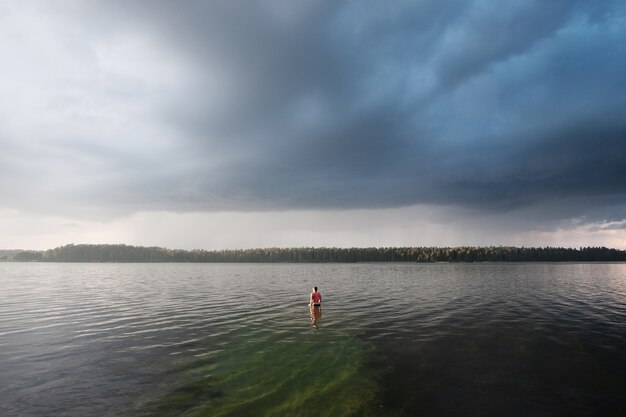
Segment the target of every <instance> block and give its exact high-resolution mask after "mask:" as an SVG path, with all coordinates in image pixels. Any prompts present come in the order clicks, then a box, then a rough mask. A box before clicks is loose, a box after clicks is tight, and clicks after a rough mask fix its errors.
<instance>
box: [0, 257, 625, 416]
mask: <svg viewBox="0 0 626 417" xmlns="http://www.w3.org/2000/svg"><path fill="white" fill-rule="evenodd" d="M312 285H318V286H319V287H320V290H321V292H322V294H323V297H324V307H323V310H322V312H321V314H317V313H316V314H314V315H311V313H310V311H309V309H308V307H307V302H308V294H309V291H310V287H311V286H312ZM0 415H2V416H13V415H15V416H47V415H55V416H56V415H59V416H87V415H93V416H153V415H155V416H178V415H180V416H182V415H184V416H405V415H406V416H413V415H421V416H475V415H476V416H560V415H563V416H592V415H609V416H610V415H615V416H624V415H626V265H624V264H350V265H345V264H269V265H268V264H260V265H259V264H43V263H41V264H37V263H34V264H33V263H26V264H19V263H10V264H7V263H0Z"/></svg>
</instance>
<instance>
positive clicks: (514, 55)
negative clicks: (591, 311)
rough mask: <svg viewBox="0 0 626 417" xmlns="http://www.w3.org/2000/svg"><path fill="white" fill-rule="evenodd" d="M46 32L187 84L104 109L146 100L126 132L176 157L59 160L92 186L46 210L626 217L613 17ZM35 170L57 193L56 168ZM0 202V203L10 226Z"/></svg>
mask: <svg viewBox="0 0 626 417" xmlns="http://www.w3.org/2000/svg"><path fill="white" fill-rule="evenodd" d="M48 8H50V6H48ZM49 12H50V13H52V12H54V13H53V15H54V16H55V18H57V19H60V20H62V21H64V22H65V24H68V25H71V24H74V25H78V26H79V27H80V29H79V30H78V32H77V36H78V35H81V36H82V38H81V39H82V40H81V42H82V43H84V44H86V45H89V44H90V43H92V44H97V45H99V44H102V43H104V44H107V42H112V41H111V40H114V41H115V42H116V43H117V44H121V45H124V44H125V42H126V39H135V38H137V36H138V35H137V34H140V35H141V36H140V39H148V40H149V41H150V44H151V45H152V46H153V47H154V45H157V47H158V49H160V50H162V51H163V55H164V56H169V57H172V60H173V61H175V63H176V65H177V66H179V67H180V68H182V69H181V70H180V73H179V77H180V80H179V81H180V83H178V84H176V86H175V88H170V89H169V90H163V91H164V92H163V91H161V90H159V89H158V88H157V89H156V90H155V91H159V92H161V93H160V94H155V93H152V91H153V90H151V89H143V90H142V89H140V88H139V87H137V89H136V90H134V89H133V85H142V84H141V76H139V77H138V81H137V83H136V84H132V83H131V84H129V85H127V84H123V83H122V84H119V85H125V86H126V87H124V89H122V90H121V91H112V92H111V93H110V94H114V95H115V101H120V100H122V101H123V100H125V98H124V97H130V99H132V97H135V96H139V97H141V98H142V100H143V101H142V103H144V104H145V105H146V106H147V107H148V109H147V110H146V111H145V112H143V113H141V114H140V116H139V117H138V118H137V119H136V120H134V122H133V123H137V124H138V125H141V126H144V125H146V126H147V125H151V124H154V125H155V126H157V127H156V128H155V130H158V129H159V126H160V127H162V129H161V131H165V132H166V133H164V135H165V136H167V141H169V142H167V143H168V144H169V145H167V146H165V145H163V146H157V147H156V148H152V147H151V146H150V143H151V137H152V136H151V134H152V133H150V132H151V131H150V130H149V129H148V133H146V129H144V128H138V127H136V126H135V127H133V129H129V131H128V132H127V133H124V134H123V135H124V137H123V141H122V143H123V145H119V146H117V147H115V148H112V147H110V145H109V143H110V136H107V134H106V133H102V134H97V135H95V137H94V139H93V140H91V141H90V140H85V139H84V137H82V138H80V139H79V142H81V143H82V144H71V141H70V142H67V141H66V142H63V141H60V142H59V141H57V142H55V145H54V146H57V150H56V151H55V152H59V149H67V150H68V152H70V153H71V155H68V156H67V159H68V161H70V162H68V164H70V167H69V168H70V169H71V168H74V170H79V168H80V169H84V170H85V172H86V176H85V182H84V183H80V182H78V183H76V184H75V186H73V187H70V186H68V187H63V186H60V187H56V188H54V192H50V193H49V194H46V196H47V198H50V199H54V197H53V196H54V194H55V193H60V192H61V191H64V192H65V193H64V194H63V195H64V199H65V201H67V202H70V203H71V204H72V205H74V206H89V207H109V208H111V209H112V210H114V211H116V210H118V211H133V210H138V209H143V210H146V209H150V208H154V209H168V210H185V211H187V210H285V209H303V208H317V209H337V208H339V209H342V208H380V207H398V206H405V205H411V204H420V203H424V204H443V205H451V206H461V207H473V208H477V209H479V210H487V211H507V210H516V209H520V208H523V207H543V206H545V207H548V206H550V207H552V206H554V201H558V200H559V199H565V200H567V201H570V202H573V203H571V204H570V205H569V206H568V207H563V208H562V210H561V211H560V213H561V215H562V216H585V215H591V213H594V214H593V215H594V216H599V217H600V218H601V217H602V216H603V214H600V213H603V209H604V208H606V210H605V211H604V213H605V214H604V216H609V215H610V214H609V212H611V210H613V209H612V207H613V208H614V207H619V206H620V205H623V204H624V203H626V169H625V168H624V167H625V166H626V165H625V164H624V161H626V122H625V121H626V111H625V110H624V109H626V94H625V92H624V91H625V90H624V88H623V87H622V86H624V85H626V59H625V57H626V47H625V45H626V44H625V43H624V42H623V39H624V37H625V35H626V33H625V32H626V29H625V28H626V8H625V6H624V5H623V4H622V2H618V1H605V2H596V3H594V4H591V3H589V2H583V1H569V0H555V1H550V2H545V1H540V0H536V1H529V2H518V1H513V0H511V1H502V2H497V3H485V2H480V1H454V0H452V1H446V2H439V1H431V0H424V1H398V2H394V3H393V4H385V5H383V4H382V3H380V2H375V1H366V0H352V1H345V2H337V1H320V0H315V1H313V0H311V1H298V2H294V1H288V0H265V1H184V2H170V1H157V2H155V1H150V2H141V1H138V2H110V1H107V2H89V3H85V2H80V3H78V4H74V3H69V4H68V5H67V7H66V8H65V9H63V8H59V9H56V10H54V11H51V10H49ZM128 42H130V41H128ZM87 50H89V48H87ZM85 56H87V57H90V56H91V55H90V54H89V53H88V52H86V53H85ZM96 57H97V54H96ZM59 59H61V58H59ZM96 61H97V59H96ZM127 64H128V63H127ZM163 64H166V63H165V62H164V63H163ZM130 65H131V66H132V65H133V63H132V62H131V63H130ZM133 70H135V71H137V72H139V73H140V74H141V73H145V74H146V76H148V77H149V76H151V74H152V73H153V72H154V71H159V68H158V67H154V66H146V65H145V64H142V62H137V63H136V68H134V69H133ZM122 81H124V82H127V81H128V80H121V81H120V82H122ZM116 85H117V84H116ZM146 88H147V87H146ZM109 91H111V90H110V89H108V87H106V86H104V87H103V88H102V89H100V90H98V91H97V92H98V94H103V95H107V94H109ZM146 91H147V92H146ZM89 93H90V94H92V93H93V92H91V90H90V92H89ZM133 94H134V95H135V96H133ZM133 126H134V125H133ZM67 130H68V131H63V130H61V131H59V132H57V133H56V137H57V139H58V138H59V137H63V136H64V135H72V134H73V132H72V126H69V127H68V128H67ZM120 131H121V132H123V131H124V129H122V128H120V130H118V131H116V132H120ZM3 134H4V133H3ZM7 135H9V139H5V140H9V141H10V133H8V134H7ZM138 138H141V139H140V140H139V139H138ZM117 139H119V138H117ZM138 140H139V141H140V142H141V146H136V147H134V146H131V145H132V144H133V143H135V141H138ZM85 143H87V144H88V145H85ZM7 149H11V148H10V147H7ZM37 152H38V153H35V154H31V155H32V157H33V158H40V159H39V161H40V164H41V175H44V176H45V175H48V174H49V171H47V167H48V166H50V165H49V164H50V161H49V159H50V158H53V156H51V155H53V154H52V153H51V151H43V150H41V148H39V150H38V151H37ZM42 155H44V156H42ZM81 155H82V156H81ZM83 157H84V158H86V159H84V158H83ZM0 158H1V159H0V160H2V161H6V160H7V157H6V155H5V156H0ZM16 158H17V156H15V158H13V159H12V160H11V161H10V162H12V163H15V160H16ZM11 169H13V168H11ZM13 172H18V171H13ZM16 182H17V183H19V180H16ZM1 184H3V189H4V192H3V194H4V195H5V197H4V198H3V199H2V201H1V202H0V203H1V204H2V205H5V206H13V205H14V206H19V205H20V203H19V202H16V201H11V200H10V199H9V198H7V197H6V196H7V195H16V194H17V192H16V191H13V192H10V193H7V190H10V189H9V188H8V187H10V185H7V184H6V183H4V182H3V183H1ZM94 184H97V186H94ZM23 186H24V187H33V181H32V180H25V184H24V185H23ZM34 188H35V189H37V187H36V186H35V187H34ZM43 192H44V193H45V192H46V190H44V191H43ZM607 200H610V201H611V202H610V204H609V203H606V201H607ZM605 204H606V205H605ZM58 205H59V206H62V205H63V204H62V203H61V202H59V203H58ZM557 206H558V205H557ZM549 211H550V212H551V213H552V214H550V216H556V217H558V215H559V214H554V212H555V211H556V212H559V210H558V209H551V210H549ZM611 215H613V214H611Z"/></svg>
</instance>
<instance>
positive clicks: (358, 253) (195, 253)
mask: <svg viewBox="0 0 626 417" xmlns="http://www.w3.org/2000/svg"><path fill="white" fill-rule="evenodd" d="M0 261H8V262H33V261H35V262H266V263H271V262H317V263H322V262H593V261H602V262H615V261H620V262H624V261H626V251H624V250H618V249H611V248H605V247H585V248H578V249H575V248H560V247H514V246H488V247H472V246H461V247H380V248H324V247H321V248H307V247H303V248H259V249H228V250H214V251H207V250H199V249H196V250H180V249H167V248H160V247H143V246H129V245H73V244H70V245H65V246H60V247H58V248H54V249H48V250H45V251H33V250H12V251H0Z"/></svg>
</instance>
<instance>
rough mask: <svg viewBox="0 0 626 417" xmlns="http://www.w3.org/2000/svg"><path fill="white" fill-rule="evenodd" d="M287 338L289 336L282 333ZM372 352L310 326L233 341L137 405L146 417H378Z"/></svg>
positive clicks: (379, 408)
mask: <svg viewBox="0 0 626 417" xmlns="http://www.w3.org/2000/svg"><path fill="white" fill-rule="evenodd" d="M287 333H288V332H287ZM372 349H373V348H372V347H371V346H370V345H367V344H365V343H364V342H363V341H362V340H360V339H359V338H358V337H356V336H351V335H338V334H333V332H327V333H325V332H324V331H320V330H317V329H315V328H312V329H311V331H309V332H306V333H303V334H300V335H298V336H297V337H294V335H293V334H291V335H289V334H285V332H282V333H276V334H273V335H271V336H269V335H268V337H267V338H264V337H251V338H249V339H247V340H246V339H240V340H239V341H236V340H233V341H232V342H231V343H228V345H227V346H225V348H224V349H223V350H216V351H214V352H211V353H209V354H207V355H206V356H204V357H200V358H194V359H189V360H186V361H185V363H184V364H181V365H180V366H179V367H178V368H177V369H175V370H174V371H173V372H172V375H170V377H169V378H168V379H169V381H168V382H167V384H168V387H169V392H168V393H166V394H165V395H164V396H163V397H162V398H158V399H156V400H153V401H151V402H149V403H148V404H145V405H143V406H142V411H141V412H140V413H139V414H142V415H146V416H148V415H149V416H185V417H200V416H213V417H225V416H238V417H246V416H250V417H252V416H254V417H264V416H275V417H276V416H290V417H294V416H301V417H306V416H311V417H324V416H328V417H330V416H333V417H342V416H345V417H350V416H374V415H376V416H379V415H381V411H383V410H382V406H381V405H380V402H379V401H378V393H379V390H378V385H377V381H376V377H375V374H374V372H373V371H372V370H371V369H369V367H368V366H367V362H366V361H367V356H368V354H370V353H371V352H372Z"/></svg>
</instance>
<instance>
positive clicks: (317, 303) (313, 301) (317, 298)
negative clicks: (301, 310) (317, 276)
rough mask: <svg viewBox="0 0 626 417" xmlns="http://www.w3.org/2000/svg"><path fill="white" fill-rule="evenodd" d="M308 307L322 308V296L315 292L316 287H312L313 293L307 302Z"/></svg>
mask: <svg viewBox="0 0 626 417" xmlns="http://www.w3.org/2000/svg"><path fill="white" fill-rule="evenodd" d="M309 306H311V307H321V306H322V294H320V293H319V292H318V291H317V287H313V291H312V292H311V297H310V300H309Z"/></svg>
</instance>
